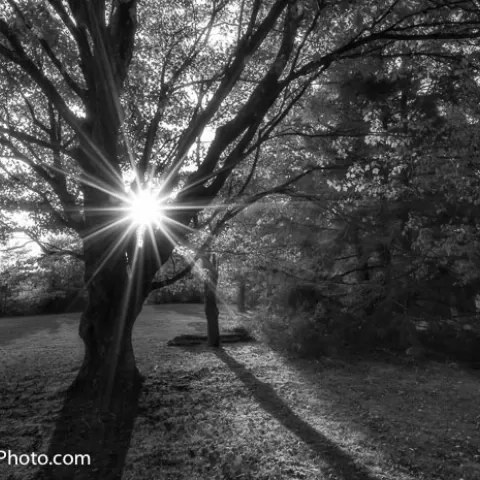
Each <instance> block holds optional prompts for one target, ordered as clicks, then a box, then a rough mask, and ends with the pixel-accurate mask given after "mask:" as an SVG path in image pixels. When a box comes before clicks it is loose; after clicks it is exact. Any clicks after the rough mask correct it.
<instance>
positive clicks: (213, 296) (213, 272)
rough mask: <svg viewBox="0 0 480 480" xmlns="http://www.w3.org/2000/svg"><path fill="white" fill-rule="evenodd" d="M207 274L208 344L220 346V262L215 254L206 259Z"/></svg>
mask: <svg viewBox="0 0 480 480" xmlns="http://www.w3.org/2000/svg"><path fill="white" fill-rule="evenodd" d="M203 265H204V268H205V269H206V276H205V282H204V295H205V298H204V302H205V317H206V318H207V335H208V344H209V345H210V346H211V347H218V346H220V327H219V325H218V314H219V311H218V305H217V284H218V263H217V259H216V257H215V255H211V256H210V258H208V259H204V261H203Z"/></svg>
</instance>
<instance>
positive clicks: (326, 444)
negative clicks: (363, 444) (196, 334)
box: [212, 348, 378, 480]
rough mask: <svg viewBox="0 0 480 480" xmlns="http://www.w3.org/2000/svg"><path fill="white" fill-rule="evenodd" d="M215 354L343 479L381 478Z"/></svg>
mask: <svg viewBox="0 0 480 480" xmlns="http://www.w3.org/2000/svg"><path fill="white" fill-rule="evenodd" d="M212 351H213V352H214V353H215V355H216V356H217V357H218V358H219V359H220V360H221V361H222V362H224V363H225V364H226V365H227V366H228V367H229V368H230V369H231V370H232V371H233V372H234V373H235V375H236V376H237V377H238V378H239V379H240V380H241V381H242V382H243V383H244V384H245V386H246V387H247V388H248V390H249V391H250V393H251V394H252V395H253V396H254V398H255V399H256V401H257V402H258V403H259V405H260V406H261V407H262V408H263V409H264V410H265V411H266V412H268V413H269V414H270V415H272V416H273V417H274V418H275V419H277V420H278V421H279V422H281V423H282V424H283V425H284V426H285V427H286V428H288V430H290V431H291V432H292V433H293V434H294V435H296V436H297V437H298V438H299V439H300V440H302V441H303V442H304V443H305V444H306V445H307V446H308V447H309V448H310V449H311V450H312V451H313V452H314V453H315V454H317V455H319V456H320V457H321V458H323V459H324V460H325V461H326V462H327V463H328V464H329V465H331V467H332V468H333V469H334V470H335V473H336V474H337V475H339V476H340V478H342V479H344V480H378V477H376V476H374V475H372V474H371V472H369V471H368V469H367V468H365V467H363V466H362V465H358V464H357V463H355V461H354V460H353V458H352V457H351V456H350V455H348V454H347V453H345V452H344V451H343V450H341V448H340V447H339V446H338V445H336V444H335V443H334V442H332V441H331V440H329V439H328V438H327V437H325V436H324V435H322V434H321V433H319V432H318V431H317V430H315V429H314V428H313V427H312V426H311V425H309V424H308V423H307V422H305V421H304V420H302V419H301V418H300V417H299V416H298V415H297V414H296V413H294V412H293V411H292V410H291V408H290V407H289V406H288V405H286V404H285V403H284V402H283V400H282V399H281V398H279V396H278V395H277V393H276V392H275V390H274V389H273V388H272V387H271V386H270V385H268V384H267V383H264V382H262V381H260V380H258V378H256V377H255V376H254V375H253V374H252V373H251V372H250V371H249V370H247V369H246V368H245V366H244V365H242V364H241V363H239V362H237V361H236V360H235V359H234V358H233V357H232V356H230V355H229V354H228V353H227V352H226V351H225V350H223V349H222V348H220V349H212Z"/></svg>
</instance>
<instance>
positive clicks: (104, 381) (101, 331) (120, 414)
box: [38, 266, 141, 480]
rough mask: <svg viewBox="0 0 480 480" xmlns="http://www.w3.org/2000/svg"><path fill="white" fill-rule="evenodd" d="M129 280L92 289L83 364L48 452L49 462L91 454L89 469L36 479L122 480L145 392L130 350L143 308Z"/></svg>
mask: <svg viewBox="0 0 480 480" xmlns="http://www.w3.org/2000/svg"><path fill="white" fill-rule="evenodd" d="M123 267H124V266H123ZM122 270H123V272H124V273H123V275H121V272H122ZM129 280H130V279H129V277H128V275H127V273H126V269H125V268H121V267H120V266H118V267H116V268H114V269H113V270H112V271H108V270H107V271H106V272H102V273H100V274H99V275H98V276H97V278H96V279H95V280H94V281H92V282H91V284H90V287H89V304H88V307H87V309H86V311H85V312H84V313H83V315H82V317H81V322H80V336H81V338H82V339H83V341H84V344H85V357H84V361H83V364H82V366H81V368H80V371H79V372H78V375H77V377H76V379H75V381H74V382H73V384H72V385H71V386H70V388H69V389H68V390H67V392H66V396H65V401H64V405H63V409H62V411H61V413H60V417H59V418H58V419H57V423H56V429H55V432H54V435H53V438H52V441H51V443H50V447H49V451H48V455H49V458H53V456H54V455H56V454H67V453H68V454H72V453H82V454H88V455H89V456H90V460H91V464H90V465H89V466H81V465H77V466H46V467H44V468H43V469H42V470H41V471H40V474H39V477H38V478H42V479H49V480H50V479H67V478H68V479H74V480H78V479H87V478H88V479H102V480H103V479H107V480H110V479H111V480H113V479H120V478H121V475H122V470H123V464H124V460H125V457H126V454H127V452H128V448H129V444H130V436H131V432H132V428H133V423H134V419H135V416H136V409H137V403H138V396H139V393H140V387H141V376H140V373H139V371H138V369H137V367H136V364H135V357H134V353H133V348H132V329H133V324H134V321H135V319H136V317H137V316H138V313H139V311H140V308H141V302H139V301H137V299H136V298H134V297H135V295H132V293H134V292H133V291H132V286H131V283H130V282H129ZM138 300H140V299H138Z"/></svg>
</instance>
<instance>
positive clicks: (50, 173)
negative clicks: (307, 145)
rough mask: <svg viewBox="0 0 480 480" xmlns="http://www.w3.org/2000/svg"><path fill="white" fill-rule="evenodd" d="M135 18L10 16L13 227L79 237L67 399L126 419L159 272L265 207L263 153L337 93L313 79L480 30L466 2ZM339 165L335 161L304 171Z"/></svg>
mask: <svg viewBox="0 0 480 480" xmlns="http://www.w3.org/2000/svg"><path fill="white" fill-rule="evenodd" d="M138 5H140V4H138ZM138 5H137V1H136V0H116V1H111V2H106V1H105V0H97V1H89V0H83V1H80V0H48V1H42V2H38V1H33V0H8V1H7V2H4V3H3V4H2V6H1V7H0V58H1V62H0V67H1V69H2V76H1V78H0V81H1V85H2V97H1V98H2V100H1V106H2V117H1V123H0V145H1V148H2V183H3V185H4V189H3V191H2V202H3V203H2V204H5V205H6V209H5V211H4V212H2V226H3V228H4V229H10V230H14V229H16V228H18V227H19V226H20V227H22V228H25V226H24V225H23V226H22V225H19V222H18V218H16V216H15V215H14V214H13V213H12V212H13V211H14V210H15V209H22V210H24V211H27V212H30V217H31V219H32V221H33V223H34V227H33V228H34V229H35V230H36V231H38V233H39V235H36V238H37V239H38V241H39V242H40V243H41V235H42V233H44V232H45V231H48V230H66V231H68V232H70V233H71V234H74V235H76V236H77V237H78V238H79V239H81V241H82V245H83V246H82V250H81V252H78V254H79V255H81V258H82V259H83V261H84V264H85V283H86V285H87V290H88V296H89V303H88V307H87V308H86V310H85V312H84V313H83V315H82V318H81V323H80V336H81V337H82V339H83V341H84V343H85V358H84V362H83V365H82V367H81V369H80V371H79V373H78V376H77V378H76V380H75V382H74V384H73V385H72V387H71V389H70V391H69V395H70V397H71V398H72V399H76V400H77V401H78V402H77V403H76V405H77V407H78V406H79V405H87V404H88V405H91V406H93V409H94V410H95V409H97V408H99V405H100V406H101V407H102V409H103V410H104V411H107V412H116V413H117V415H120V416H121V414H122V413H121V412H124V411H126V410H128V409H129V406H130V405H131V403H132V402H133V399H134V398H135V397H136V392H137V391H138V386H139V384H140V374H139V372H138V370H137V368H136V365H135V358H134V353H133V348H132V342H131V333H132V328H133V324H134V321H135V319H136V317H137V316H138V314H139V312H140V310H141V307H142V303H143V300H144V299H145V298H146V296H147V295H148V293H149V292H150V290H151V288H152V280H153V278H154V276H155V273H156V272H157V270H158V269H159V268H160V267H161V265H162V264H163V263H164V262H165V261H167V260H168V258H169V257H170V255H171V253H172V251H173V250H174V248H175V246H176V245H179V244H182V242H184V240H185V239H186V237H187V236H188V234H189V233H190V232H191V231H192V230H191V229H192V228H195V225H196V224H197V221H198V217H199V212H201V211H204V212H206V214H207V215H208V214H210V215H211V216H212V218H213V220H214V219H215V218H216V216H217V215H219V213H218V212H219V211H220V212H222V211H223V212H224V214H225V215H227V216H228V215H231V211H230V210H229V209H231V208H233V209H235V208H236V207H235V205H233V206H229V205H232V203H233V202H235V203H237V204H238V203H241V202H242V201H243V200H244V197H245V196H247V201H254V200H255V199H258V198H263V196H264V195H265V194H266V193H264V194H262V193H257V194H255V195H253V196H252V195H250V196H248V191H246V190H245V187H244V185H247V184H248V183H249V181H250V179H251V177H252V174H253V172H254V171H255V169H256V168H257V167H258V162H257V161H256V160H255V158H256V156H255V152H256V151H258V150H261V149H262V147H263V146H266V145H268V142H269V140H270V138H271V137H272V136H273V135H274V134H275V131H276V129H277V127H278V126H279V125H281V124H282V123H283V122H284V121H287V120H288V119H289V118H290V116H291V115H292V112H293V109H294V106H295V105H296V104H297V103H298V102H299V101H300V99H301V98H302V95H304V94H305V92H306V91H307V90H308V89H309V88H312V89H316V92H317V94H318V95H322V93H323V92H322V90H321V89H318V88H317V87H316V83H315V82H316V81H317V80H318V79H319V78H320V77H321V75H322V74H324V73H325V72H326V71H328V69H329V68H330V67H332V66H333V65H336V64H341V63H343V62H347V61H349V60H352V59H353V60H354V59H357V58H359V57H362V56H366V55H369V54H371V53H372V52H378V51H380V50H387V51H388V53H389V54H390V55H391V56H395V55H421V54H422V53H423V52H424V51H425V49H427V50H429V51H433V50H434V49H435V45H436V43H437V42H438V41H439V40H442V39H452V41H454V42H455V44H461V42H462V40H463V39H471V38H476V37H478V35H479V28H478V27H479V19H478V10H477V8H476V7H474V6H473V4H470V3H469V2H449V1H439V2H435V3H434V4H433V5H432V4H431V2H423V1H421V0H420V1H397V0H395V1H385V2H379V3H375V4H372V2H367V1H365V2H363V1H362V2H353V3H352V2H339V3H338V2H328V1H308V0H305V1H294V0H273V1H270V2H260V1H258V0H251V1H247V0H235V1H234V0H231V1H230V0H222V1H217V2H212V3H210V2H201V1H193V0H185V1H183V2H180V3H176V4H175V6H174V7H173V8H172V4H171V2H164V1H162V0H154V1H151V2H148V3H147V2H145V3H143V4H141V8H140V7H139V6H138ZM207 134H208V135H210V140H209V142H208V144H205V143H202V141H203V140H204V139H205V138H206V135H207ZM194 152H196V153H197V155H195V153H194ZM275 159H276V155H272V156H271V157H270V160H268V157H267V161H271V162H273V161H275ZM244 167H247V171H248V172H249V173H247V174H246V176H245V177H243V182H242V186H241V187H240V188H239V189H237V190H234V187H235V185H234V184H230V183H229V179H230V178H231V175H232V172H233V171H237V172H238V171H241V168H244ZM325 167H326V164H325V163H324V162H323V161H321V160H320V161H318V162H316V163H315V162H314V163H313V164H311V165H308V167H307V168H306V170H305V172H303V173H304V174H305V173H307V172H311V171H314V170H321V169H324V168H325ZM285 174H286V177H287V181H288V179H290V180H291V179H292V178H293V177H294V176H295V173H294V172H289V170H288V168H287V169H286V171H285ZM301 174H302V172H300V173H298V175H300V176H301ZM279 183H285V179H282V181H281V182H279ZM232 185H233V186H232ZM126 186H130V189H128V188H126ZM269 190H272V188H270V189H269ZM273 190H274V189H273ZM152 193H155V195H156V196H157V200H158V201H159V202H161V204H162V205H161V206H162V209H163V214H162V217H161V218H160V219H159V218H157V219H156V220H157V222H156V223H155V222H153V221H152V219H151V218H148V217H146V216H145V215H143V214H142V215H141V216H140V217H138V216H137V217H135V218H133V219H132V216H131V215H129V213H131V211H132V205H134V204H137V203H139V202H140V200H144V199H145V198H147V199H148V198H150V200H151V201H153V196H150V197H149V195H152ZM219 195H220V196H219ZM13 198H16V201H15V202H13V201H12V199H13ZM216 198H220V199H222V198H223V199H224V201H223V204H222V203H221V202H219V201H217V202H216V200H215V199H216ZM215 202H216V203H215ZM143 205H145V204H143ZM129 392H130V393H129ZM77 423H80V422H77ZM77 428H78V427H77ZM72 438H76V439H77V440H78V438H80V434H79V435H78V436H77V437H75V436H74V435H72ZM88 448H90V449H91V450H92V452H94V451H95V449H94V447H93V446H92V445H90V446H89V447H88ZM117 469H118V466H117ZM99 475H101V473H99ZM72 478H73V477H72ZM102 478H107V477H106V476H105V477H102Z"/></svg>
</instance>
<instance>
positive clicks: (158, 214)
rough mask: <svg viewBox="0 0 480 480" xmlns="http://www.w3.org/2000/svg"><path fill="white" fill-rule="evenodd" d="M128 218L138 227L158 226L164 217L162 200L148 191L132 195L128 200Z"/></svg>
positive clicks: (143, 190)
mask: <svg viewBox="0 0 480 480" xmlns="http://www.w3.org/2000/svg"><path fill="white" fill-rule="evenodd" d="M129 216H130V218H131V220H132V222H134V223H135V224H137V225H138V226H142V227H148V226H154V225H158V224H159V223H160V222H161V221H162V218H163V217H164V206H163V202H162V199H161V198H159V197H158V195H156V194H155V192H153V191H152V190H149V189H142V190H140V192H138V193H134V194H133V195H132V198H131V200H130V206H129Z"/></svg>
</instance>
